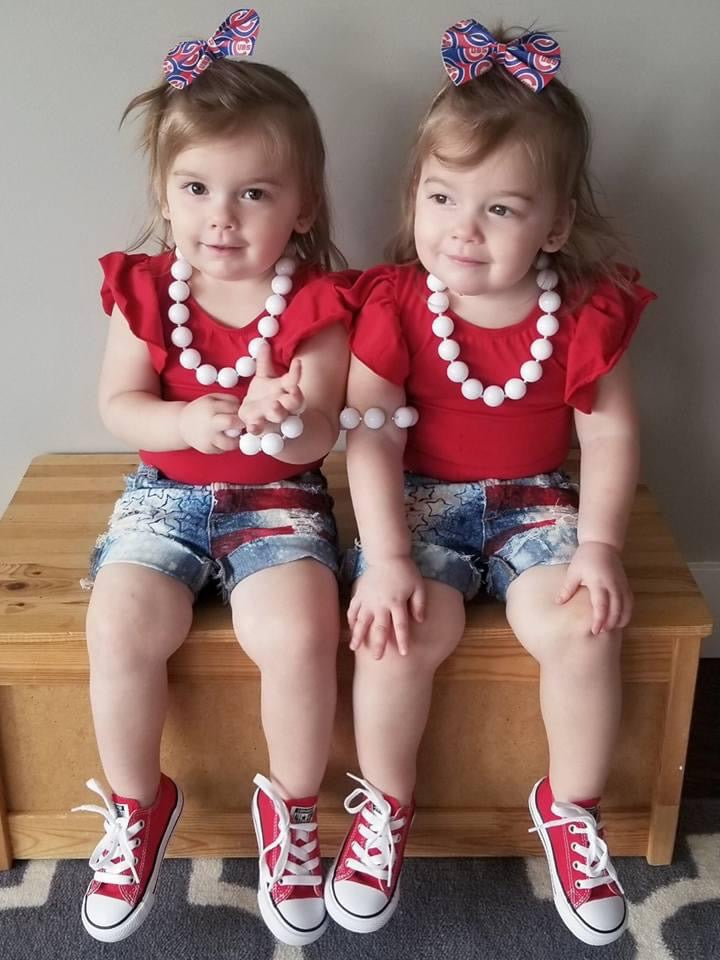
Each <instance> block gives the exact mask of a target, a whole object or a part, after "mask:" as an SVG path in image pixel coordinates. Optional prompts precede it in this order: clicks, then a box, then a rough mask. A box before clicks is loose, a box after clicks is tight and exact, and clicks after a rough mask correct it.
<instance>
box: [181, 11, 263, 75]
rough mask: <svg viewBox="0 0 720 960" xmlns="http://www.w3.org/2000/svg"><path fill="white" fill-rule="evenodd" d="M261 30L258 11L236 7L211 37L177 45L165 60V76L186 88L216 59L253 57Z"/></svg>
mask: <svg viewBox="0 0 720 960" xmlns="http://www.w3.org/2000/svg"><path fill="white" fill-rule="evenodd" d="M259 30H260V17H259V16H258V15H257V13H256V12H255V11H254V10H235V12H234V13H231V14H230V16H229V17H228V18H227V19H226V20H223V22H222V23H221V24H220V26H219V27H218V28H217V30H216V31H215V33H214V34H213V35H212V36H211V37H210V39H209V40H186V41H185V42H184V43H179V44H178V45H177V46H176V47H173V48H172V50H171V51H170V53H169V54H168V55H167V57H166V58H165V60H164V62H163V71H164V72H165V79H166V80H167V82H168V83H170V84H172V86H173V87H177V88H178V90H182V89H183V88H184V87H187V86H189V85H190V84H191V83H192V82H193V80H196V79H197V78H198V77H199V76H200V74H201V73H202V72H203V71H204V70H207V68H208V67H209V66H210V64H211V63H212V62H213V60H222V59H223V58H224V57H249V56H250V54H251V53H252V52H253V50H254V48H255V41H256V40H257V35H258V32H259Z"/></svg>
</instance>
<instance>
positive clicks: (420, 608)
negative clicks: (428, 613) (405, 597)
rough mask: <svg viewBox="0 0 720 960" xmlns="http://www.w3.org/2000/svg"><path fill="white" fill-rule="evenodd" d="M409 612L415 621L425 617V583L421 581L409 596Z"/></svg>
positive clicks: (420, 620) (421, 620)
mask: <svg viewBox="0 0 720 960" xmlns="http://www.w3.org/2000/svg"><path fill="white" fill-rule="evenodd" d="M410 613H411V614H412V618H413V620H414V621H415V623H422V622H423V620H424V619H425V584H424V583H423V582H422V581H421V582H420V585H419V586H417V587H416V588H415V590H414V591H413V593H412V596H411V597H410Z"/></svg>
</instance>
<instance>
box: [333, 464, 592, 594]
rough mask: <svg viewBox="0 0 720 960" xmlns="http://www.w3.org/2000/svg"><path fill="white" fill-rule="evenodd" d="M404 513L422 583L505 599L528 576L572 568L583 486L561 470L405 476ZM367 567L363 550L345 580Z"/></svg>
mask: <svg viewBox="0 0 720 960" xmlns="http://www.w3.org/2000/svg"><path fill="white" fill-rule="evenodd" d="M405 514H406V517H407V522H408V527H409V528H410V536H411V539H412V556H413V560H414V561H415V563H416V564H417V566H418V569H419V570H420V572H421V573H422V575H423V577H426V578H427V579H428V580H440V581H441V582H442V583H447V584H448V585H449V586H451V587H455V589H456V590H459V591H460V593H462V595H463V596H464V597H465V599H466V600H470V599H472V598H473V597H474V596H475V595H476V594H477V593H478V591H479V590H480V589H482V588H484V589H485V590H486V591H487V592H488V593H489V594H490V595H491V596H493V597H496V598H497V599H499V600H505V598H506V596H507V590H508V587H509V586H510V584H511V583H512V582H513V580H515V579H516V578H517V577H519V576H520V574H521V573H523V572H524V571H525V570H529V569H530V568H531V567H537V566H550V565H552V564H557V563H569V562H570V560H571V559H572V556H573V554H574V553H575V551H576V550H577V545H578V541H577V518H578V486H577V484H575V483H573V482H572V481H571V480H570V478H569V477H568V476H567V474H565V473H562V472H560V471H556V472H554V473H540V474H537V475H536V476H532V477H520V478H519V479H513V480H478V481H475V482H472V483H446V482H445V481H442V480H435V479H433V478H432V477H425V476H422V475H420V474H417V473H406V474H405ZM366 569H367V564H366V562H365V560H364V558H363V555H362V547H361V545H360V544H356V545H355V548H354V549H352V550H349V551H348V553H347V555H346V557H345V561H344V565H343V574H344V578H346V579H347V580H349V581H352V580H355V579H357V577H359V576H361V575H362V574H363V572H364V571H365V570H366Z"/></svg>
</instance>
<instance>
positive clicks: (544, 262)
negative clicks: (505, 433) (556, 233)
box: [427, 253, 562, 407]
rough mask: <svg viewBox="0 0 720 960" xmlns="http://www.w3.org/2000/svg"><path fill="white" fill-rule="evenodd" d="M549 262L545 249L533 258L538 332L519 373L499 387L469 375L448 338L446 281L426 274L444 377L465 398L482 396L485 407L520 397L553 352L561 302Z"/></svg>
mask: <svg viewBox="0 0 720 960" xmlns="http://www.w3.org/2000/svg"><path fill="white" fill-rule="evenodd" d="M549 263H550V258H549V257H548V255H547V254H546V253H540V254H539V255H538V257H537V259H536V261H535V266H536V267H537V269H538V274H537V277H536V282H537V285H538V287H540V289H541V290H542V293H541V294H540V296H539V297H538V306H539V307H540V309H541V310H542V311H543V313H542V316H541V317H538V320H537V323H536V325H535V326H536V329H537V332H538V333H539V334H540V336H539V337H538V339H537V340H533V342H532V343H531V344H530V354H531V357H532V359H530V360H526V361H525V363H523V364H522V365H521V367H520V371H519V372H520V376H519V377H511V378H510V380H508V381H507V382H506V383H505V386H503V387H500V386H497V385H496V384H491V385H489V386H483V384H482V383H481V382H480V381H479V380H476V379H475V378H474V377H471V376H470V370H469V368H468V365H467V364H466V363H464V362H463V361H462V360H461V358H460V344H459V343H458V342H457V340H452V339H450V337H451V334H452V332H453V330H454V329H455V324H454V323H453V321H452V319H451V318H450V317H448V316H446V315H445V311H446V310H447V309H448V307H449V306H450V298H449V297H448V295H447V294H446V293H445V291H446V290H447V285H446V284H444V283H443V282H442V280H440V279H439V278H438V277H436V276H435V275H434V274H432V273H431V274H429V275H428V278H427V285H428V287H429V288H430V290H431V291H432V293H431V294H430V296H429V297H428V301H427V304H428V308H429V309H430V312H431V313H434V314H437V316H436V317H435V319H434V320H433V323H432V331H433V333H434V334H435V336H436V337H438V338H439V339H440V341H441V342H440V344H439V345H438V354H439V355H440V357H441V358H442V359H443V360H447V361H448V368H447V375H448V379H449V380H452V382H453V383H459V384H460V392H461V393H462V395H463V396H464V397H465V398H466V399H467V400H479V399H480V398H482V399H483V401H484V402H485V403H486V404H487V406H488V407H499V406H501V404H503V403H504V402H505V400H522V398H523V397H524V396H525V394H526V393H527V385H528V384H529V383H536V382H537V381H538V380H540V379H541V378H542V375H543V368H542V361H543V360H548V359H549V358H550V357H551V356H552V352H553V345H552V343H551V342H550V338H551V337H552V336H553V335H554V334H556V333H557V332H558V330H559V329H560V324H559V322H558V319H557V317H556V316H555V313H556V312H557V311H558V310H559V308H560V304H561V303H562V300H561V299H560V295H559V294H558V293H557V292H556V290H555V287H556V286H557V284H558V275H557V273H556V272H555V270H551V269H549Z"/></svg>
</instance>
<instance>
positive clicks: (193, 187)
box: [183, 180, 207, 197]
mask: <svg viewBox="0 0 720 960" xmlns="http://www.w3.org/2000/svg"><path fill="white" fill-rule="evenodd" d="M183 190H187V191H188V193H191V194H192V195H193V196H194V197H202V196H203V194H205V193H207V188H206V186H205V184H204V183H200V181H199V180H193V182H192V183H186V184H185V186H184V187H183Z"/></svg>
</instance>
